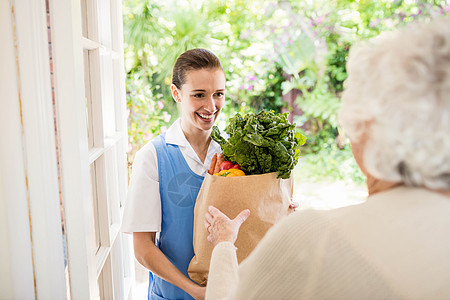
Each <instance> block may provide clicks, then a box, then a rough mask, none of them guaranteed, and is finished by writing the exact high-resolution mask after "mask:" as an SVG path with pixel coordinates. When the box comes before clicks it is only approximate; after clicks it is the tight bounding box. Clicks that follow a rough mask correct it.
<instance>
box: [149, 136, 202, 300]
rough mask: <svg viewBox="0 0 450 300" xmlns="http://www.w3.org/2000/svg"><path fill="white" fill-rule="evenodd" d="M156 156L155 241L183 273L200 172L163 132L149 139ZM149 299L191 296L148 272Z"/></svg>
mask: <svg viewBox="0 0 450 300" xmlns="http://www.w3.org/2000/svg"><path fill="white" fill-rule="evenodd" d="M152 143H153V145H154V146H155V149H156V154H157V158H158V173H159V192H160V195H161V212H162V224H161V232H160V234H159V239H158V240H157V241H156V245H157V246H158V247H159V249H161V251H162V252H163V253H164V254H165V255H166V256H167V258H168V259H169V260H170V261H171V262H172V263H173V264H174V265H175V267H177V268H178V269H179V270H180V271H181V272H182V273H183V274H184V275H186V276H188V274H187V269H188V266H189V263H190V261H191V259H192V257H194V248H193V246H192V236H193V229H194V205H195V200H196V199H197V195H198V192H199V190H200V187H201V185H202V182H203V179H204V177H203V176H200V175H197V174H195V173H194V172H193V171H192V170H191V168H190V167H189V165H188V164H187V162H186V160H185V159H184V157H183V154H181V151H180V149H179V148H178V146H177V145H172V144H166V138H165V134H164V133H163V134H161V135H160V136H158V137H157V138H156V139H154V140H153V141H152ZM149 281H150V282H149V296H148V297H149V299H152V300H154V299H171V300H173V299H190V300H191V299H193V298H192V297H191V296H190V295H189V294H188V293H186V292H184V291H183V290H182V289H180V288H178V287H176V286H174V285H173V284H170V283H168V282H167V281H165V280H163V279H161V278H159V277H158V276H156V275H155V276H153V274H151V273H150V280H149Z"/></svg>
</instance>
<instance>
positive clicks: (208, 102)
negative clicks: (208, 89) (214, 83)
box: [204, 94, 216, 113]
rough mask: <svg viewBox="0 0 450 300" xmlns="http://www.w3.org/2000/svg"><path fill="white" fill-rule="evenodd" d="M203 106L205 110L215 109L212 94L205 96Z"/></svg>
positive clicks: (211, 110) (212, 110)
mask: <svg viewBox="0 0 450 300" xmlns="http://www.w3.org/2000/svg"><path fill="white" fill-rule="evenodd" d="M204 107H205V109H206V110H207V111H209V112H211V113H212V112H214V111H215V110H216V102H215V101H214V94H213V95H211V96H210V97H208V98H207V100H206V103H205V106H204Z"/></svg>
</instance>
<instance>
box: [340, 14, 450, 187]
mask: <svg viewBox="0 0 450 300" xmlns="http://www.w3.org/2000/svg"><path fill="white" fill-rule="evenodd" d="M347 72H348V78H347V80H346V82H345V91H344V93H343V103H342V108H341V112H340V115H339V117H340V122H341V124H342V125H343V127H344V129H345V131H346V133H347V135H348V136H349V138H350V140H352V141H358V139H359V138H361V135H362V134H363V133H365V134H367V137H368V138H367V142H366V144H365V146H364V154H363V164H364V167H365V169H366V170H367V172H369V173H370V174H371V175H373V176H375V177H377V178H379V179H382V180H387V181H392V182H403V183H404V184H406V185H413V186H425V187H428V188H431V189H450V19H449V18H440V19H435V20H433V21H431V22H430V23H427V24H425V23H424V24H420V23H415V24H411V25H409V26H408V27H406V28H404V29H403V30H401V31H396V32H389V33H383V34H381V35H380V36H379V37H377V38H374V39H372V40H370V41H369V42H366V43H365V44H362V45H359V46H357V47H352V49H351V50H350V54H349V60H348V63H347Z"/></svg>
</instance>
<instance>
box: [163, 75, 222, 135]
mask: <svg viewBox="0 0 450 300" xmlns="http://www.w3.org/2000/svg"><path fill="white" fill-rule="evenodd" d="M171 89H172V95H173V97H174V99H175V101H177V102H179V103H180V104H181V127H182V128H183V131H188V132H193V131H196V130H201V131H210V130H211V128H212V126H213V124H214V123H215V121H216V120H217V119H218V116H219V113H220V111H221V109H222V107H223V105H224V104H225V74H224V73H223V71H222V70H221V69H219V68H216V69H200V70H191V71H188V72H187V73H186V81H185V82H184V84H183V85H182V86H181V89H178V88H177V87H176V86H175V85H173V84H172V86H171Z"/></svg>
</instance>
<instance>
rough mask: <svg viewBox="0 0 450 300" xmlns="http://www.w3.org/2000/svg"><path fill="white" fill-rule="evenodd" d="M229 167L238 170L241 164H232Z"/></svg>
mask: <svg viewBox="0 0 450 300" xmlns="http://www.w3.org/2000/svg"><path fill="white" fill-rule="evenodd" d="M231 168H232V169H238V170H240V169H241V166H240V165H238V164H234V166H232V167H231Z"/></svg>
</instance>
